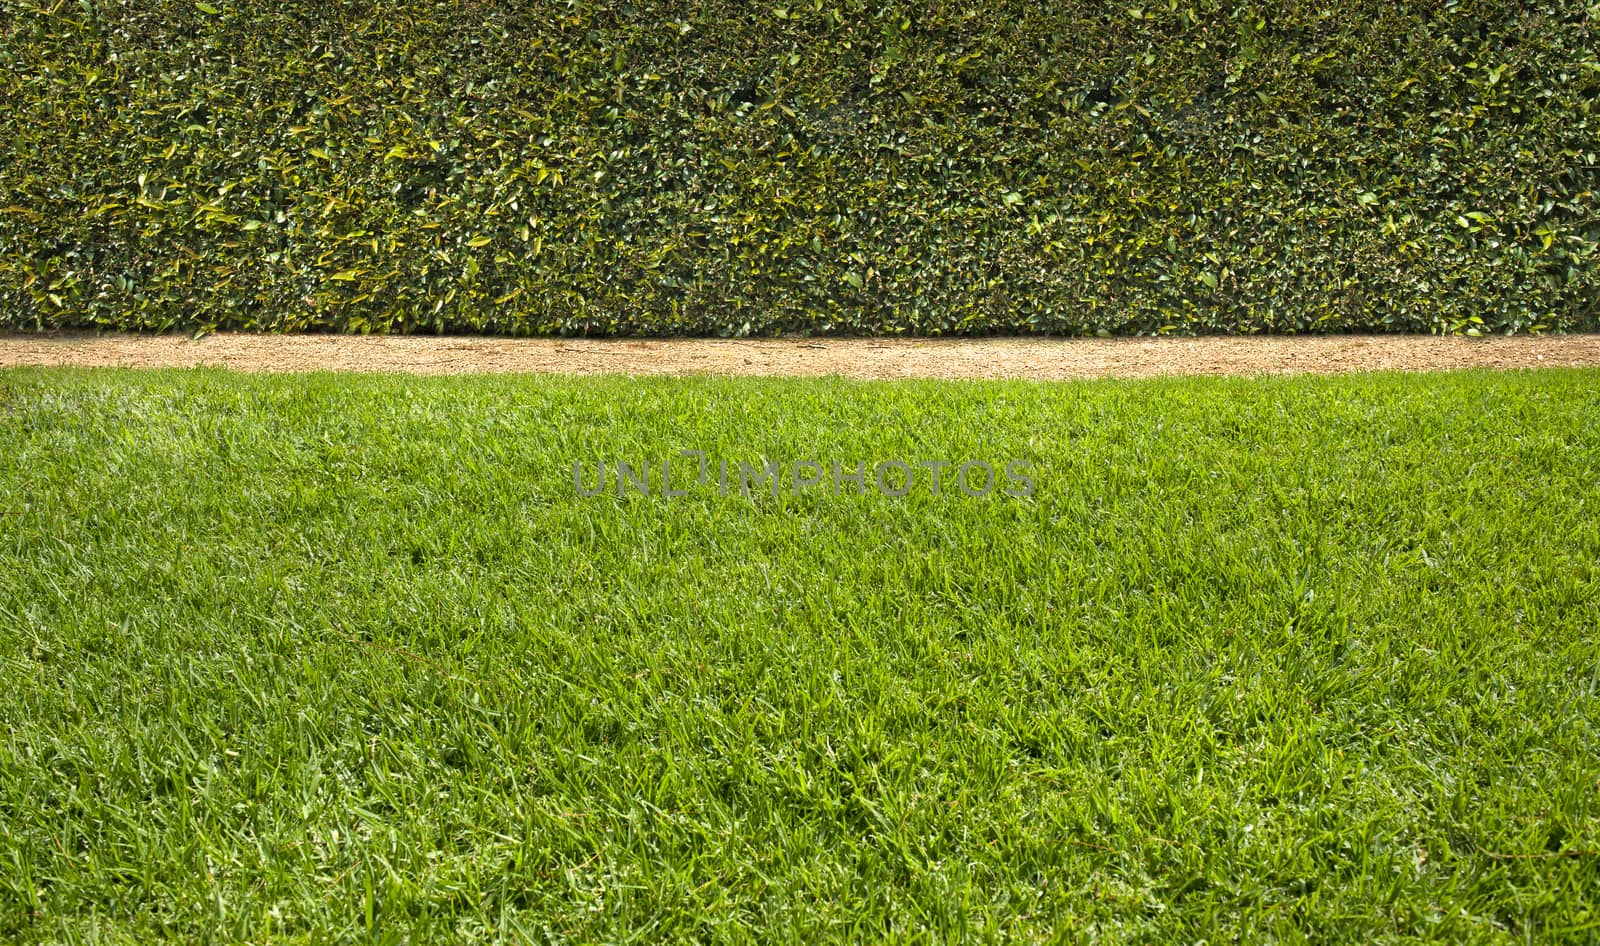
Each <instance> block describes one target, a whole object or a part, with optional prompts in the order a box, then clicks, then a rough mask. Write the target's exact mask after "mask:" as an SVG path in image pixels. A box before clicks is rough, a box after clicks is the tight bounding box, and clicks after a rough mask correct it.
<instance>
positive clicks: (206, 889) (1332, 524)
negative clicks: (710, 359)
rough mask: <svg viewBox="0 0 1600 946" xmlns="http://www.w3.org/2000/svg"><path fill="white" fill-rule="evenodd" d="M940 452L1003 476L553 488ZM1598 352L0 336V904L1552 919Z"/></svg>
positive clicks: (1579, 660)
mask: <svg viewBox="0 0 1600 946" xmlns="http://www.w3.org/2000/svg"><path fill="white" fill-rule="evenodd" d="M679 450H701V451H704V452H706V453H707V454H708V456H709V457H710V458H711V460H712V461H713V462H715V461H716V460H718V459H725V460H728V461H730V462H733V463H737V462H738V461H741V460H748V461H752V462H755V461H758V460H762V459H775V460H779V461H784V462H787V461H793V460H806V459H811V460H817V461H819V462H823V463H828V462H831V461H834V460H838V461H842V462H844V463H847V464H853V463H854V462H855V461H858V460H860V461H866V462H868V463H876V462H881V461H885V460H891V459H902V460H905V461H908V462H911V463H916V462H917V461H919V460H950V461H957V462H959V461H962V460H966V459H982V460H986V461H990V462H994V463H996V465H1002V464H1004V463H1005V462H1006V461H1009V460H1013V459H1021V460H1025V461H1027V462H1028V463H1029V464H1030V469H1031V470H1032V475H1033V477H1034V480H1035V482H1036V489H1035V491H1034V493H1033V495H1032V496H1031V497H1015V496H1005V495H1001V494H999V493H998V492H997V493H996V494H993V495H990V496H987V497H983V498H972V497H968V496H965V495H962V494H960V493H959V492H957V491H952V490H949V489H946V490H945V491H944V492H943V493H942V494H941V495H938V496H934V495H932V493H931V491H929V490H926V489H916V490H913V491H912V492H911V493H910V494H908V495H907V496H906V497H904V498H899V499H896V498H890V497H886V496H883V495H879V494H877V493H875V492H874V493H870V494H869V495H865V496H861V495H849V494H848V491H846V492H847V494H846V495H839V496H834V495H831V493H830V492H829V491H825V490H813V491H808V492H805V493H803V494H801V495H798V496H797V495H792V494H789V493H787V492H780V495H779V496H777V497H773V496H772V495H770V494H766V495H758V496H755V497H748V498H747V497H745V496H743V495H740V494H739V493H738V492H737V491H735V492H733V493H731V494H730V495H728V496H721V495H719V494H718V493H717V492H716V491H714V490H712V491H701V492H699V493H696V494H694V495H691V496H688V497H679V498H674V499H666V498H662V497H660V496H659V495H654V496H649V497H645V496H638V495H627V496H624V497H623V498H620V499H619V498H618V497H617V496H616V494H615V491H614V490H613V491H612V492H611V493H610V494H609V495H606V496H597V497H592V498H586V497H581V496H579V495H578V494H577V491H576V490H575V488H574V484H573V480H572V465H573V463H574V461H575V460H582V461H584V462H586V463H588V464H590V467H589V469H590V471H591V475H592V470H593V466H592V464H593V463H594V462H595V461H597V460H601V459H604V460H613V459H619V458H620V459H628V460H638V461H641V462H643V461H649V462H654V463H659V462H660V461H661V460H662V459H664V458H668V457H672V456H674V455H675V454H676V453H677V451H679ZM1597 477H1600V372H1592V371H1589V372H1585V371H1565V372H1559V371H1549V372H1535V373H1515V374H1492V373H1467V374H1453V375H1432V376H1398V375H1396V376H1390V375H1373V376H1356V377H1344V378H1320V379H1309V378H1307V379H1293V380H1184V381H1164V382H1137V383H1117V382H1096V383H1081V384H1056V385H1050V384H1030V383H948V382H947V383H940V382H908V383H854V382H845V381H828V380H814V381H801V380H792V381H774V380H763V381H756V380H711V379H691V380H659V379H658V380H634V379H626V378H606V379H556V378H512V377H499V378H458V379H427V380H424V379H415V378H406V379H402V378H384V377H370V376H369V377H336V376H279V377H266V376H244V375H233V374H227V373H221V372H189V373H182V372H169V373H134V372H122V373H116V372H71V371H42V370H24V371H12V372H5V373H0V720H3V721H4V730H3V732H4V742H3V744H0V940H20V941H48V940H73V941H79V940H81V941H93V940H105V941H112V942H146V941H150V940H152V939H158V938H168V939H171V940H174V941H183V942H199V941H205V940H208V939H210V940H222V941H232V940H246V939H248V940H250V941H256V942H260V941H283V942H324V941H361V942H366V941H377V942H401V941H405V940H406V938H407V937H409V938H410V939H409V941H410V942H424V941H433V940H439V941H444V940H447V939H457V938H469V939H471V938H476V939H489V938H492V937H493V936H495V935H496V934H497V933H507V934H509V933H517V934H520V935H521V936H522V937H525V938H528V939H532V940H560V941H567V940H570V941H585V942H598V941H608V942H610V941H624V940H630V939H632V940H636V941H640V942H653V941H663V942H664V941H674V940H688V939H699V940H701V941H705V942H761V943H767V942H780V941H794V942H819V941H829V940H838V941H843V940H862V939H881V938H885V937H887V938H891V939H906V940H917V939H926V940H949V939H953V938H955V937H957V936H960V935H963V934H964V935H966V936H967V937H969V938H971V939H976V940H1022V941H1035V940H1053V939H1057V938H1061V939H1069V940H1070V939H1077V938H1083V939H1085V940H1088V939H1094V940H1108V941H1136V942H1155V941H1170V942H1195V941H1199V940H1201V939H1204V940H1207V941H1209V942H1212V943H1217V942H1224V941H1228V940H1231V939H1234V938H1236V937H1237V938H1241V939H1244V940H1249V941H1257V940H1266V939H1270V938H1272V937H1278V938H1281V939H1288V940H1291V941H1292V940H1295V939H1299V938H1302V937H1310V938H1314V939H1317V940H1320V941H1328V942H1360V941H1369V940H1394V941H1404V940H1409V939H1417V940H1453V941H1486V942H1487V941H1506V942H1510V941H1519V942H1520V941H1523V940H1525V939H1531V940H1558V939H1569V940H1576V941H1588V940H1593V939H1594V938H1595V937H1596V936H1600V902H1597V901H1600V896H1597V893H1600V859H1597V858H1600V855H1597V853H1596V852H1597V850H1600V704H1597V697H1600V638H1597V627H1600V519H1597V513H1600V479H1597Z"/></svg>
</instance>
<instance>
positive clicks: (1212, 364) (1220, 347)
mask: <svg viewBox="0 0 1600 946" xmlns="http://www.w3.org/2000/svg"><path fill="white" fill-rule="evenodd" d="M20 365H72V366H80V367H126V368H185V367H193V366H198V365H209V366H218V367H225V368H233V369H237V370H241V371H379V372H409V373H414V374H465V373H476V372H561V373H568V374H600V373H610V372H626V373H629V374H656V375H684V374H715V375H807V376H815V375H842V376H845V377H850V378H912V377H918V378H1036V379H1065V378H1099V377H1122V378H1142V377H1152V376H1156V375H1197V374H1217V375H1223V374H1225V375H1258V374H1294V373H1333V372H1348V371H1376V370H1384V371H1390V370H1402V371H1441V370H1449V369H1457V368H1533V367H1557V366H1600V335H1558V336H1546V337H1541V338H1530V337H1526V336H1516V337H1511V338H1503V337H1496V338H1444V337H1436V336H1426V335H1402V336H1393V335H1391V336H1314V337H1311V336H1308V337H1299V338H1283V337H1273V338H1233V337H1227V338H1222V337H1214V338H1117V339H1053V338H1046V339H1040V338H990V339H871V338H851V339H839V338H820V339H809V338H781V339H727V340H721V339H716V340H706V339H678V340H620V341H600V340H592V339H508V338H475V337H461V336H445V337H435V336H416V335H412V336H346V335H242V334H220V335H208V336H206V337H204V338H202V339H200V340H199V341H194V340H191V339H190V338H188V337H187V336H183V335H116V334H112V335H90V334H74V333H52V334H5V333H0V368H8V367H15V366H20Z"/></svg>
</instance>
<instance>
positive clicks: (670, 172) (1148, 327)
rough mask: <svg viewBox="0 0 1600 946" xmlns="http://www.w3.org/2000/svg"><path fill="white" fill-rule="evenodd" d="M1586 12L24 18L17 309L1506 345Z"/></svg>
mask: <svg viewBox="0 0 1600 946" xmlns="http://www.w3.org/2000/svg"><path fill="white" fill-rule="evenodd" d="M1597 33H1600V5H1591V4H1587V3H1585V2H1583V0H1565V2H1558V0H1533V2H1522V3H1518V2H1509V0H1504V2H1477V0H1430V2H1404V0H1402V2H1393V0H1351V2H1346V3H1340V4H1328V3H1324V2H1322V0H1279V2H1271V3H1266V2H1253V0H1226V2H1223V0H1200V2H1184V3H1178V2H1176V0H1161V2H1155V0H1122V2H1115V3H1104V2H1100V0H1060V2H1052V3H1039V2H1035V0H992V2H989V3H981V4H980V3H956V2H950V0H923V2H916V3H910V2H880V0H761V2H755V3H752V2H747V0H708V2H700V3H685V2H672V0H595V2H588V3H583V2H576V0H575V2H572V3H565V2H561V3H558V2H550V0H454V2H442V0H441V2H422V0H381V2H378V0H204V2H195V0H0V88H3V93H4V98H5V102H6V103H8V106H7V107H5V108H4V109H0V131H3V134H4V139H3V140H4V149H5V151H4V160H3V161H0V325H9V326H14V327H35V326H38V327H56V326H107V327H118V328H129V329H168V328H183V329H209V328H249V329H263V330H302V329H313V328H326V329H336V330H341V331H356V332H367V331H451V330H473V331H489V332H504V333H519V334H522V333H590V334H679V333H695V334H747V333H768V332H774V331H804V332H817V333H822V332H868V333H900V332H921V333H987V332H1054V333H1067V334H1077V333H1098V334H1106V333H1110V334H1118V333H1150V332H1172V331H1176V332H1209V331H1224V332H1264V331H1275V332H1308V331H1367V330H1380V331H1432V332H1439V331H1463V330H1473V331H1477V330H1481V331H1485V332H1487V331H1514V330H1531V329H1549V330H1556V329H1578V328H1593V327H1595V326H1596V324H1597V317H1600V315H1597V306H1600V276H1597V247H1600V215H1597V212H1596V203H1597V202H1596V200H1595V191H1596V189H1597V184H1600V157H1597V154H1596V152H1600V118H1597V104H1596V99H1597V91H1600V52H1597V49H1600V42H1597Z"/></svg>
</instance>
